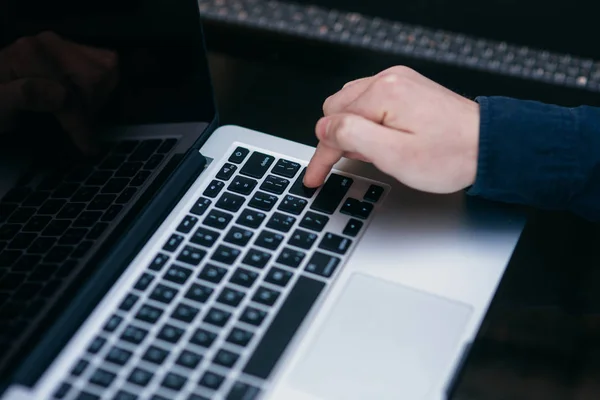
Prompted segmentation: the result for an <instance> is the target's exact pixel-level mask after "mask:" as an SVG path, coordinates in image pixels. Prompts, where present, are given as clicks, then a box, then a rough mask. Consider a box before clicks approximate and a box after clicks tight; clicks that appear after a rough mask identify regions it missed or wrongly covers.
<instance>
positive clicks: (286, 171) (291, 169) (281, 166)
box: [271, 158, 300, 178]
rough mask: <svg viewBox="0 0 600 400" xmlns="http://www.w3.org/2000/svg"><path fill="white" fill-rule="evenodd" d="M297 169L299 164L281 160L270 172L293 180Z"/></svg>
mask: <svg viewBox="0 0 600 400" xmlns="http://www.w3.org/2000/svg"><path fill="white" fill-rule="evenodd" d="M299 169H300V164H298V163H297V162H293V161H288V160H284V159H283V158H282V159H280V160H279V161H277V163H276V164H275V166H274V167H273V169H272V170H271V172H272V173H274V174H277V175H281V176H285V177H286V178H293V177H294V175H296V172H298V170H299Z"/></svg>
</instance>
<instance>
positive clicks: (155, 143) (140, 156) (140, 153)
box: [129, 139, 162, 161]
mask: <svg viewBox="0 0 600 400" xmlns="http://www.w3.org/2000/svg"><path fill="white" fill-rule="evenodd" d="M161 143H162V140H160V139H150V140H144V141H143V142H142V143H140V145H139V146H138V147H137V148H136V149H135V151H134V152H133V153H132V154H131V155H130V156H129V161H146V160H148V158H150V156H151V155H152V154H153V153H154V151H155V150H156V149H158V147H159V146H160V145H161Z"/></svg>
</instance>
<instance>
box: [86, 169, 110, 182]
mask: <svg viewBox="0 0 600 400" xmlns="http://www.w3.org/2000/svg"><path fill="white" fill-rule="evenodd" d="M112 176H113V173H112V172H110V171H96V172H94V173H93V174H92V175H91V176H90V177H89V178H88V179H87V181H85V184H86V186H103V185H104V184H105V183H106V182H108V181H109V179H110V178H111V177H112Z"/></svg>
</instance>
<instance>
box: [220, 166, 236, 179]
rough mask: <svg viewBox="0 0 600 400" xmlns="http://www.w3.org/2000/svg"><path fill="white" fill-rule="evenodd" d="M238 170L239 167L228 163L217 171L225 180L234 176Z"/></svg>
mask: <svg viewBox="0 0 600 400" xmlns="http://www.w3.org/2000/svg"><path fill="white" fill-rule="evenodd" d="M236 170H237V167H236V166H235V165H233V164H229V163H226V164H225V165H223V166H222V167H221V169H220V170H219V172H217V178H218V179H221V180H224V181H228V180H229V179H230V178H231V177H232V176H233V174H234V173H235V171H236Z"/></svg>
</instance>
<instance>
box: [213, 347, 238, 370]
mask: <svg viewBox="0 0 600 400" xmlns="http://www.w3.org/2000/svg"><path fill="white" fill-rule="evenodd" d="M239 358H240V355H239V354H236V353H234V352H232V351H229V350H225V349H221V350H219V351H218V352H217V354H216V355H215V356H214V358H213V363H215V364H217V365H220V366H222V367H225V368H233V366H234V365H235V363H236V362H237V360H238V359H239Z"/></svg>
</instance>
